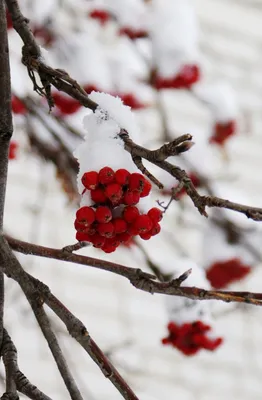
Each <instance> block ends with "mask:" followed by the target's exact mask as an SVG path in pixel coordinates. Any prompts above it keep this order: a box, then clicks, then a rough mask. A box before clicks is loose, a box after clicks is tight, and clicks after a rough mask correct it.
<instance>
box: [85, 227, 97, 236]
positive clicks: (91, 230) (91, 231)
mask: <svg viewBox="0 0 262 400" xmlns="http://www.w3.org/2000/svg"><path fill="white" fill-rule="evenodd" d="M83 232H84V233H87V234H88V235H89V236H93V235H94V234H95V233H96V229H95V227H94V226H88V227H87V228H85V230H84V231H83Z"/></svg>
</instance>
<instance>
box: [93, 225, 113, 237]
mask: <svg viewBox="0 0 262 400" xmlns="http://www.w3.org/2000/svg"><path fill="white" fill-rule="evenodd" d="M97 232H98V233H99V234H100V235H101V236H105V237H108V238H109V237H112V236H113V235H114V225H113V224H112V222H107V223H101V224H98V225H97Z"/></svg>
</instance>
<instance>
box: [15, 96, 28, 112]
mask: <svg viewBox="0 0 262 400" xmlns="http://www.w3.org/2000/svg"><path fill="white" fill-rule="evenodd" d="M12 111H13V113H14V114H21V115H24V114H25V113H26V112H27V109H26V106H25V104H24V103H23V102H22V101H21V100H20V99H19V98H18V97H16V96H12Z"/></svg>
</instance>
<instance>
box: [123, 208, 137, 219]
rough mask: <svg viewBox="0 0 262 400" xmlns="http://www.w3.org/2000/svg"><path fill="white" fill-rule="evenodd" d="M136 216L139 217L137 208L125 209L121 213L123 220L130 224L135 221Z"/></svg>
mask: <svg viewBox="0 0 262 400" xmlns="http://www.w3.org/2000/svg"><path fill="white" fill-rule="evenodd" d="M138 216H139V210H138V208H137V207H133V206H128V207H125V209H124V211H123V218H124V219H125V220H126V222H129V223H131V222H133V221H135V219H137V217H138Z"/></svg>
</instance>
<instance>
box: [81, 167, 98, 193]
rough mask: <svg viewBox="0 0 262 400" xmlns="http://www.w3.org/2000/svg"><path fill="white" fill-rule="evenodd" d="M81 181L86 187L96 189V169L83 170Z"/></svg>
mask: <svg viewBox="0 0 262 400" xmlns="http://www.w3.org/2000/svg"><path fill="white" fill-rule="evenodd" d="M81 181H82V183H83V185H84V187H85V188H86V189H89V190H93V189H96V187H97V184H98V173H97V172H96V171H89V172H85V173H84V175H83V176H82V179H81Z"/></svg>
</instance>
